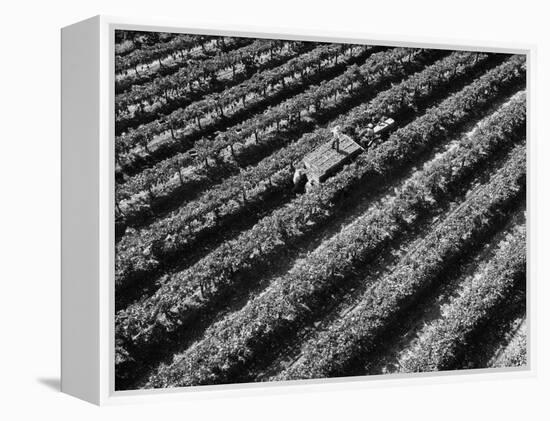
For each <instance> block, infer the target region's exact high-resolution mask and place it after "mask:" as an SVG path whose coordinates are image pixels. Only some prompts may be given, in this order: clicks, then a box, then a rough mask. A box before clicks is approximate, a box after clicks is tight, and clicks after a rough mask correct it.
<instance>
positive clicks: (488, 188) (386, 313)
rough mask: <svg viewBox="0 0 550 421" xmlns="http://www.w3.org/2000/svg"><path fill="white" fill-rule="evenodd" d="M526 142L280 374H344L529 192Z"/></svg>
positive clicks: (289, 375)
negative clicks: (385, 329)
mask: <svg viewBox="0 0 550 421" xmlns="http://www.w3.org/2000/svg"><path fill="white" fill-rule="evenodd" d="M525 159H526V156H525V146H524V145H523V146H519V147H517V148H515V149H514V151H513V152H512V154H511V157H510V159H509V160H508V162H507V163H506V164H505V166H504V167H503V168H502V169H500V170H499V172H498V174H497V175H495V176H494V177H492V178H491V180H490V181H489V182H488V183H487V184H485V185H484V186H483V187H482V188H480V189H478V190H476V192H475V193H474V194H472V195H470V196H469V197H468V198H467V200H466V201H465V202H463V203H462V204H461V205H460V206H459V207H458V208H457V209H455V210H454V211H453V212H452V213H451V214H450V215H449V216H448V217H447V218H446V219H445V220H443V221H441V222H440V223H438V224H437V225H436V226H435V227H434V228H433V229H432V230H431V231H430V233H428V235H426V236H425V239H424V240H423V242H422V243H421V245H420V246H419V247H417V248H416V249H415V250H413V251H412V252H411V253H410V254H408V255H407V256H406V257H404V258H403V259H402V260H401V262H400V263H399V265H398V266H397V268H396V269H395V270H394V271H393V272H392V273H390V274H389V275H387V276H385V277H383V278H381V279H380V280H379V281H378V282H376V283H375V284H374V285H373V286H372V287H370V288H368V289H367V291H366V292H365V293H364V294H363V295H362V299H361V301H360V302H359V304H358V305H357V306H356V307H354V309H353V310H352V311H350V312H348V313H347V314H346V315H345V316H343V317H341V318H339V319H338V320H336V321H335V322H334V323H333V324H331V325H330V326H329V327H328V328H327V329H326V330H324V331H322V332H320V333H319V334H318V335H316V336H315V337H314V338H313V339H311V340H310V341H309V342H308V343H307V344H306V345H305V346H304V347H303V349H302V354H301V357H300V359H299V360H298V361H297V362H296V363H295V364H293V365H291V366H290V367H288V368H287V369H286V370H284V371H283V372H282V373H280V374H279V375H277V376H276V378H277V379H297V378H300V379H303V378H321V377H327V376H337V375H345V374H346V372H347V371H346V370H347V367H348V366H349V364H350V362H352V361H353V359H354V358H357V357H358V356H360V355H364V354H365V353H366V352H367V351H368V350H369V349H372V346H373V345H374V343H375V341H376V338H377V336H378V335H379V334H381V333H382V331H383V329H384V328H385V327H387V326H388V325H390V324H391V323H392V322H394V321H395V320H396V318H397V317H398V314H399V312H400V311H402V310H404V309H405V308H407V307H408V306H410V305H411V304H412V302H413V301H414V300H415V298H416V297H417V296H418V295H419V294H421V292H422V291H425V290H427V289H428V288H430V287H432V286H433V285H434V284H435V283H437V280H438V277H439V276H440V274H442V273H444V272H445V270H447V269H448V267H449V266H450V265H452V262H453V261H456V260H457V258H458V256H459V255H461V254H464V253H466V252H467V250H468V249H470V248H473V247H474V245H476V244H479V242H480V241H482V240H483V237H484V235H487V233H488V232H490V231H491V228H492V226H493V225H494V224H498V222H499V221H500V220H501V219H502V218H503V212H505V210H506V209H507V208H508V207H509V206H513V203H514V202H515V201H517V200H521V197H522V196H523V198H524V195H525V190H524V189H525V168H526V167H525Z"/></svg>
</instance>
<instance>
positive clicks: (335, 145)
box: [330, 126, 342, 152]
mask: <svg viewBox="0 0 550 421" xmlns="http://www.w3.org/2000/svg"><path fill="white" fill-rule="evenodd" d="M331 132H332V135H333V139H332V143H331V145H330V147H331V148H332V149H336V152H339V151H340V136H342V132H341V131H340V126H336V127H334V128H333V129H331Z"/></svg>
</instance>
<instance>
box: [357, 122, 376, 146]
mask: <svg viewBox="0 0 550 421" xmlns="http://www.w3.org/2000/svg"><path fill="white" fill-rule="evenodd" d="M358 137H359V139H360V142H361V146H363V147H364V148H365V149H368V148H369V147H370V146H371V145H372V143H373V142H374V126H373V124H372V123H369V124H367V128H366V129H365V130H363V131H361V132H360V133H359V135H358Z"/></svg>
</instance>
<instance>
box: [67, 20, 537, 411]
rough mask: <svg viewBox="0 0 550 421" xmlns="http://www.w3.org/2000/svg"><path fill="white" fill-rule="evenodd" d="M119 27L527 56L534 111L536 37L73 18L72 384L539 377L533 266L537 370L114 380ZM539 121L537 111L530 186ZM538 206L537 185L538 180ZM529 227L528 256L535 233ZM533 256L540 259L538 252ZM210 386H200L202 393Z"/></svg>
mask: <svg viewBox="0 0 550 421" xmlns="http://www.w3.org/2000/svg"><path fill="white" fill-rule="evenodd" d="M116 29H127V30H143V31H159V32H176V33H185V34H207V35H231V36H249V37H250V36H252V37H257V38H276V39H289V40H308V41H332V42H352V43H357V44H365V43H374V44H382V45H391V46H407V47H429V48H448V49H453V50H469V51H491V52H506V53H517V54H526V55H527V68H528V77H527V93H528V94H527V101H528V102H527V110H528V115H531V113H532V109H531V107H532V100H531V92H532V89H533V88H532V74H531V73H532V71H531V69H532V68H533V66H532V61H533V58H534V55H535V53H536V51H535V47H534V46H532V45H509V44H507V45H499V44H494V43H492V44H487V43H484V42H479V43H471V42H469V43H468V44H467V45H465V44H463V43H461V41H460V40H450V39H447V40H433V39H406V38H402V37H401V38H400V37H391V38H385V37H378V36H376V35H375V34H368V33H342V32H330V31H323V32H322V33H313V32H312V31H303V30H300V29H298V28H290V29H289V28H284V29H282V28H257V27H253V26H250V27H243V26H235V25H230V24H227V25H223V26H215V25H210V24H206V25H201V24H196V23H185V22H171V21H161V20H154V19H148V20H146V21H144V20H141V19H139V20H136V19H128V18H119V17H108V16H96V17H93V18H91V19H88V20H85V21H82V22H79V23H76V24H74V25H71V26H68V27H65V28H63V29H62V31H61V43H62V92H61V96H62V346H61V348H62V358H61V361H62V377H61V389H62V391H63V392H65V393H68V394H70V395H73V396H76V397H78V398H81V399H84V400H86V401H89V402H92V403H95V404H98V405H104V404H119V403H133V402H138V401H142V400H147V401H167V400H174V399H175V400H180V399H190V398H191V397H193V398H197V397H199V398H204V397H213V396H243V395H253V394H262V393H269V392H276V393H295V392H297V391H299V392H304V391H314V390H325V391H326V390H341V389H345V388H367V387H379V386H380V385H382V384H383V385H392V384H403V383H407V384H410V385H414V384H418V383H423V384H425V383H446V382H454V381H472V380H474V381H478V380H481V379H491V378H516V377H529V376H534V375H535V373H536V364H535V362H536V359H535V356H534V355H533V353H534V347H533V346H532V344H533V341H534V340H536V338H534V337H533V335H534V329H533V319H534V318H533V317H532V316H533V314H534V312H536V309H535V308H534V303H535V301H534V300H533V299H532V298H533V294H534V293H535V289H536V288H535V287H536V286H535V285H533V283H532V282H531V276H530V264H529V265H528V270H527V308H528V322H529V328H528V331H529V334H528V338H529V346H528V350H529V358H528V367H527V369H482V370H479V369H478V370H475V371H474V370H461V371H457V372H437V373H422V374H414V375H410V374H409V375H406V376H403V375H390V376H388V375H383V376H359V377H347V378H342V379H340V378H337V379H320V380H300V381H292V382H274V383H260V384H235V385H216V386H201V387H188V388H174V389H163V390H135V391H115V389H114V235H115V234H114V142H113V140H114V117H113V116H114V112H113V107H114V105H113V104H114V31H115V30H116ZM531 133H532V122H531V120H530V119H529V120H528V126H527V137H528V139H527V145H528V149H527V150H528V161H527V162H528V168H529V171H528V186H530V185H531V180H530V178H531V175H532V174H533V171H532V168H531V164H532V162H533V160H532V159H531V153H532V152H531V151H532V149H531V147H532V139H531ZM527 193H528V201H527V206H528V209H531V203H532V197H531V189H530V188H529V187H528V190H527ZM530 219H531V218H530V217H529V218H528V221H527V227H528V232H529V235H528V250H527V252H528V259H529V256H530V255H531V251H530V249H531V245H532V244H533V236H532V235H530V232H531V231H530ZM528 261H530V259H529V260H528ZM198 392H200V393H198Z"/></svg>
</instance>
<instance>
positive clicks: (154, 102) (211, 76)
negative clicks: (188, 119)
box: [115, 40, 313, 135]
mask: <svg viewBox="0 0 550 421" xmlns="http://www.w3.org/2000/svg"><path fill="white" fill-rule="evenodd" d="M312 47H313V45H312V44H308V43H302V42H284V43H283V42H280V41H271V42H266V41H263V40H258V41H255V42H253V43H252V44H250V45H247V46H245V47H241V48H239V49H236V50H231V51H229V52H227V53H221V54H218V55H217V56H216V57H212V58H210V59H208V60H204V61H198V62H194V63H189V65H188V66H186V67H184V68H181V69H179V70H178V71H177V72H176V73H174V74H172V75H169V76H165V77H160V78H156V79H155V80H154V81H153V82H152V83H150V84H147V85H139V86H134V87H133V89H132V90H131V91H128V92H125V93H122V94H118V95H117V96H116V98H115V111H116V118H115V122H116V126H117V130H116V134H117V135H119V134H121V133H122V132H124V131H125V130H127V129H128V128H133V127H135V126H137V125H138V124H143V123H147V122H151V121H153V120H155V119H157V118H158V117H159V116H161V114H166V113H170V112H172V111H173V110H176V109H178V108H181V107H183V106H184V105H187V104H188V103H190V102H191V101H192V100H196V99H198V98H200V97H201V96H202V95H204V94H207V93H210V92H212V91H213V90H217V91H219V90H223V89H225V88H227V87H228V86H232V85H234V84H236V83H238V82H240V81H241V80H243V79H246V77H247V76H248V75H250V74H251V73H254V72H256V71H258V70H264V69H267V68H270V67H274V66H277V65H279V64H281V63H283V62H285V61H287V60H288V59H290V58H293V57H296V56H297V55H299V54H301V53H303V52H305V51H308V50H309V49H311V48H312ZM270 51H272V52H273V53H272V54H270V53H269V52H270Z"/></svg>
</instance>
